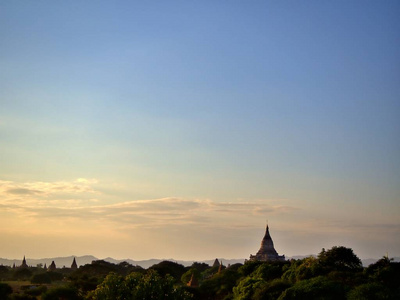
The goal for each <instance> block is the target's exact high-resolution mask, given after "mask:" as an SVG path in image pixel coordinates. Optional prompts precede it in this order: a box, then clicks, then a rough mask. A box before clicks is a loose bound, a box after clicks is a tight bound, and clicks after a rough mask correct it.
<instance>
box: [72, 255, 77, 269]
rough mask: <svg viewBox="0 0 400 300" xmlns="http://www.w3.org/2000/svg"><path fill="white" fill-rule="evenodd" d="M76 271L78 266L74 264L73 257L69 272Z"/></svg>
mask: <svg viewBox="0 0 400 300" xmlns="http://www.w3.org/2000/svg"><path fill="white" fill-rule="evenodd" d="M76 269H78V265H77V264H76V260H75V257H74V261H73V262H72V265H71V270H76Z"/></svg>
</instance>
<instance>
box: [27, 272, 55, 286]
mask: <svg viewBox="0 0 400 300" xmlns="http://www.w3.org/2000/svg"><path fill="white" fill-rule="evenodd" d="M31 283H39V284H44V283H51V277H50V274H49V272H44V273H39V274H35V275H33V276H32V278H31Z"/></svg>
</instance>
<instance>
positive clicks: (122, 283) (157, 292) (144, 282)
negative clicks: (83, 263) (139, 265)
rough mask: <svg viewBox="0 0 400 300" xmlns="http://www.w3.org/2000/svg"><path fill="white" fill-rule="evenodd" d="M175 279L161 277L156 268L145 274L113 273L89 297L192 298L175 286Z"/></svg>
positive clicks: (117, 299)
mask: <svg viewBox="0 0 400 300" xmlns="http://www.w3.org/2000/svg"><path fill="white" fill-rule="evenodd" d="M174 281H175V279H174V278H173V277H172V276H170V275H166V276H165V277H161V276H160V275H159V274H158V273H157V272H156V271H154V270H149V271H148V272H147V273H146V274H144V275H143V274H141V273H132V274H129V275H128V276H126V277H125V278H124V277H122V276H119V275H117V274H114V273H112V274H109V275H108V276H107V277H106V278H105V279H104V281H103V282H102V283H101V284H100V285H99V286H98V287H97V288H96V290H94V291H93V292H91V293H90V294H89V296H88V298H89V299H93V300H120V299H121V300H122V299H155V300H157V299H159V300H163V299H166V300H168V299H172V300H178V299H182V300H185V299H190V298H191V297H190V295H189V294H188V293H187V292H186V291H184V290H183V289H182V288H179V287H175V286H174Z"/></svg>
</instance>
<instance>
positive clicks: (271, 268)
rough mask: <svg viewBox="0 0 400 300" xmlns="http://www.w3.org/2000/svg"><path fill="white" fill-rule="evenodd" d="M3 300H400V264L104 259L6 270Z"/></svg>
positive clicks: (333, 254) (338, 251) (323, 258)
mask: <svg viewBox="0 0 400 300" xmlns="http://www.w3.org/2000/svg"><path fill="white" fill-rule="evenodd" d="M0 299H27V300H32V299H39V300H40V299H42V300H59V299H68V300H84V299H88V300H108V299H110V300H114V299H116V300H124V299H126V300H128V299H160V300H161V299H193V300H196V299H198V300H203V299H204V300H205V299H215V300H223V299H224V300H228V299H240V300H245V299H246V300H247V299H249V300H250V299H279V300H288V299H332V300H333V299H335V300H336V299H351V300H355V299H378V300H379V299H400V263H397V262H393V260H391V259H390V258H389V257H387V256H385V257H382V258H381V259H380V260H379V261H377V262H376V263H374V264H371V265H369V266H368V267H363V266H362V263H361V260H360V259H359V258H358V257H357V255H356V254H354V252H353V250H352V249H351V248H346V247H343V246H337V247H333V248H331V249H329V250H325V249H322V251H321V252H320V253H319V254H318V255H317V256H316V257H313V256H310V257H307V258H304V259H300V260H289V261H279V262H278V261H276V262H274V261H271V262H260V261H246V262H245V263H244V264H234V265H228V266H224V265H223V262H222V263H221V262H219V261H217V260H216V262H215V263H214V265H213V266H210V265H208V264H205V263H196V262H195V263H193V264H192V265H191V266H189V267H184V266H183V265H180V264H178V263H175V262H171V261H163V262H160V263H158V264H156V265H153V266H151V267H149V268H148V269H144V268H142V267H139V266H133V265H131V264H128V263H126V262H122V263H119V264H112V263H109V262H106V261H103V260H97V261H93V262H92V263H91V264H86V265H83V266H80V267H79V268H78V269H76V270H72V269H70V268H65V267H64V268H60V269H56V270H54V271H47V270H46V269H45V268H43V266H41V265H38V266H36V267H25V268H11V267H9V266H0Z"/></svg>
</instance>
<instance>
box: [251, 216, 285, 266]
mask: <svg viewBox="0 0 400 300" xmlns="http://www.w3.org/2000/svg"><path fill="white" fill-rule="evenodd" d="M250 259H251V260H259V261H272V260H285V256H284V255H283V256H281V255H278V252H276V250H275V247H274V242H273V241H272V238H271V235H270V233H269V226H268V220H267V226H266V229H265V235H264V238H263V239H262V241H261V246H260V250H258V252H257V254H256V255H250Z"/></svg>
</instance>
